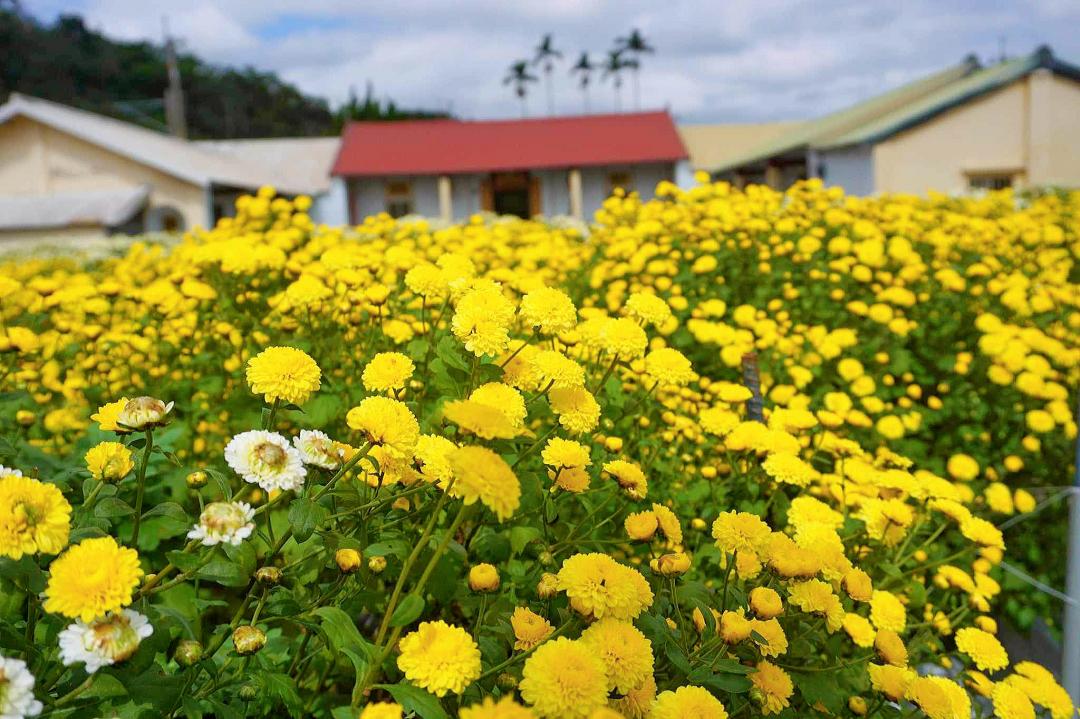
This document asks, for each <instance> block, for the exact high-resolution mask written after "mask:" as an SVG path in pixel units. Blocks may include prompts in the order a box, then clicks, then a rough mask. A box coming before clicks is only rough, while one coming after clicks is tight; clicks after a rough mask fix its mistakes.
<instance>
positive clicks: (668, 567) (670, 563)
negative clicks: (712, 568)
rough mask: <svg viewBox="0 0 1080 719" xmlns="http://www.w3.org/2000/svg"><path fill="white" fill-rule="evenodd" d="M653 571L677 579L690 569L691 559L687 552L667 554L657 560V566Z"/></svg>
mask: <svg viewBox="0 0 1080 719" xmlns="http://www.w3.org/2000/svg"><path fill="white" fill-rule="evenodd" d="M653 569H654V571H658V572H659V573H660V574H663V575H664V576H665V577H675V576H678V575H680V574H684V573H685V572H686V571H687V570H688V569H690V557H688V556H687V555H686V553H685V552H674V553H673V554H665V555H663V556H662V557H660V558H659V559H657V560H656V566H655V567H654V568H653Z"/></svg>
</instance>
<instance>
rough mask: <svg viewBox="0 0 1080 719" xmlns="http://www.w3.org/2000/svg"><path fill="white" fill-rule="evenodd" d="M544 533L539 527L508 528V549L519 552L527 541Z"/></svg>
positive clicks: (538, 537) (533, 539)
mask: <svg viewBox="0 0 1080 719" xmlns="http://www.w3.org/2000/svg"><path fill="white" fill-rule="evenodd" d="M543 536H544V533H543V532H542V531H540V528H539V527H514V528H512V529H511V530H510V549H511V550H512V551H513V552H514V554H521V553H522V552H523V551H524V550H525V547H526V545H528V544H529V542H532V541H535V540H537V539H540V538H541V537H543Z"/></svg>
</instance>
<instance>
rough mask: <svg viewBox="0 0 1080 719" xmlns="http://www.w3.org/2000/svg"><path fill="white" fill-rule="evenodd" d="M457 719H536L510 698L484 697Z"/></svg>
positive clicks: (459, 714) (462, 711) (463, 708)
mask: <svg viewBox="0 0 1080 719" xmlns="http://www.w3.org/2000/svg"><path fill="white" fill-rule="evenodd" d="M361 719H362V718H361ZM458 719H536V715H535V714H533V713H532V710H531V709H527V708H526V707H523V706H521V705H520V704H518V703H517V702H516V701H514V698H513V697H512V696H504V697H502V698H501V699H499V700H498V701H496V700H494V699H492V698H491V697H484V701H482V702H480V703H479V704H473V705H472V706H469V707H462V709H461V711H460V712H459V713H458Z"/></svg>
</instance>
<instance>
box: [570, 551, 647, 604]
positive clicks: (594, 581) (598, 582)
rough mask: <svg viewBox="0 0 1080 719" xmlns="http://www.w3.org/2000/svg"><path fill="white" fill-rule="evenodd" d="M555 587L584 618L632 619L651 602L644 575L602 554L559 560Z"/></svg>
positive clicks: (576, 555)
mask: <svg viewBox="0 0 1080 719" xmlns="http://www.w3.org/2000/svg"><path fill="white" fill-rule="evenodd" d="M558 578H559V583H558V588H559V589H560V590H561V591H564V592H566V596H567V597H569V599H570V606H571V607H573V608H574V610H575V611H577V612H578V613H579V614H582V615H584V616H586V617H596V618H597V619H602V618H603V617H615V618H616V619H626V620H629V619H634V618H636V617H637V616H638V615H639V614H641V612H643V611H644V610H645V609H647V608H648V607H649V606H651V605H652V600H653V594H652V589H651V588H650V587H649V583H648V582H647V581H646V580H645V577H643V576H641V574H640V573H639V572H638V571H636V570H634V569H631V568H630V567H627V566H624V565H622V564H619V563H618V562H616V561H615V560H614V559H612V558H611V557H610V556H608V555H606V554H600V553H598V552H594V553H591V554H575V555H574V556H572V557H570V558H568V559H567V560H566V561H564V562H563V565H562V568H561V569H560V570H559V574H558Z"/></svg>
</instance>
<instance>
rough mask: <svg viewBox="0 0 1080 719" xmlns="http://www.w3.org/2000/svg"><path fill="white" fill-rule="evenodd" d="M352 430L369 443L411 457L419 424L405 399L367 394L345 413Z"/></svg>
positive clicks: (418, 433) (418, 435) (418, 431)
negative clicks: (362, 435) (400, 400)
mask: <svg viewBox="0 0 1080 719" xmlns="http://www.w3.org/2000/svg"><path fill="white" fill-rule="evenodd" d="M345 421H346V423H348V425H349V427H350V428H351V429H355V430H357V431H358V432H362V433H363V434H364V436H365V439H366V440H367V441H368V442H371V443H372V444H381V445H383V446H384V447H386V448H387V449H389V450H390V451H392V452H394V453H396V454H400V455H402V456H403V457H411V456H412V452H413V449H414V448H415V447H416V442H417V440H418V439H419V438H420V424H419V423H418V422H417V421H416V417H415V416H413V413H412V411H411V410H409V408H408V406H406V404H405V403H404V402H399V401H398V400H396V399H391V398H389V397H368V398H366V399H363V400H361V401H360V404H358V405H356V406H355V407H353V408H352V409H350V410H349V413H348V414H347V415H345Z"/></svg>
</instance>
